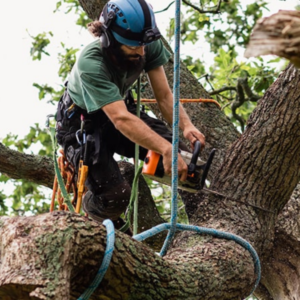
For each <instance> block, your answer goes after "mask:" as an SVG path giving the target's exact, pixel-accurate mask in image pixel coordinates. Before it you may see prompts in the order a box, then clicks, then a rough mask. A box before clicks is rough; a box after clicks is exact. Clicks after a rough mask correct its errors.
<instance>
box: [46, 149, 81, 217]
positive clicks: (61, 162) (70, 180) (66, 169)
mask: <svg viewBox="0 0 300 300" xmlns="http://www.w3.org/2000/svg"><path fill="white" fill-rule="evenodd" d="M60 153H61V154H62V155H61V156H59V157H58V158H57V162H58V167H59V169H60V172H61V176H62V178H63V180H64V181H65V187H66V191H67V192H68V193H70V192H73V199H72V201H71V202H72V204H73V206H74V207H75V202H76V198H77V187H76V183H75V180H74V175H75V170H74V167H73V166H72V165H71V163H70V162H68V161H67V158H66V157H65V154H64V152H63V150H62V149H61V150H60ZM55 199H57V202H58V210H68V207H67V205H66V204H65V203H64V198H63V196H62V193H61V190H60V188H59V186H58V181H57V177H56V175H55V178H54V183H53V192H52V198H51V205H50V212H52V211H54V208H55Z"/></svg>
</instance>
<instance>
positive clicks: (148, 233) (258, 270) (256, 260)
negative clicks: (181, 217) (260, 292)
mask: <svg viewBox="0 0 300 300" xmlns="http://www.w3.org/2000/svg"><path fill="white" fill-rule="evenodd" d="M171 227H172V225H171V224H170V223H164V224H160V225H157V226H155V227H153V228H151V229H148V230H146V231H144V232H142V233H140V234H137V235H134V236H133V237H132V238H134V239H135V240H137V241H143V240H145V239H147V238H149V237H152V236H154V235H156V234H158V233H160V232H161V231H164V230H169V229H170V228H171ZM176 229H177V230H181V231H183V230H189V231H195V232H197V233H200V234H208V235H211V236H214V237H217V238H221V239H225V240H232V241H234V242H236V243H237V244H239V245H241V246H242V247H244V248H245V249H246V250H248V251H249V252H250V254H251V256H252V259H253V262H254V271H255V275H256V281H255V284H254V287H253V289H252V291H251V293H250V294H252V293H253V292H254V291H255V289H256V288H257V286H258V284H259V281H260V277H261V275H260V274H261V266H260V261H259V257H258V255H257V253H256V251H255V249H254V248H253V247H252V246H251V244H250V243H249V242H247V241H246V240H244V239H243V238H241V237H240V236H237V235H235V234H232V233H228V232H223V231H219V230H216V229H211V228H205V227H199V226H194V225H183V224H176Z"/></svg>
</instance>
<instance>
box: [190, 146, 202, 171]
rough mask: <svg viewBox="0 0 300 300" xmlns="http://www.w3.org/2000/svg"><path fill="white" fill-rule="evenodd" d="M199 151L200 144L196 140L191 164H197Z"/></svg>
mask: <svg viewBox="0 0 300 300" xmlns="http://www.w3.org/2000/svg"><path fill="white" fill-rule="evenodd" d="M200 150H201V143H200V141H198V140H197V141H196V142H195V145H194V151H193V155H192V159H191V163H192V164H195V165H196V164H197V160H198V157H199V154H200Z"/></svg>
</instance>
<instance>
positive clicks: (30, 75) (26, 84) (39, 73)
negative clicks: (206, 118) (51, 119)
mask: <svg viewBox="0 0 300 300" xmlns="http://www.w3.org/2000/svg"><path fill="white" fill-rule="evenodd" d="M243 1H244V2H245V3H246V2H252V1H248V0H247V1H246V0H243ZM270 1H272V12H277V11H278V9H293V7H295V5H297V4H299V1H296V0H286V1H281V0H270ZM149 2H150V3H151V4H152V5H153V7H154V11H159V10H162V9H164V8H165V7H166V6H167V4H166V3H169V1H162V0H149ZM229 3H230V2H229ZM55 5H56V1H55V0H47V1H40V0H27V1H23V0H16V1H5V2H3V3H2V9H1V18H0V28H1V29H0V30H1V35H0V36H1V41H2V42H1V47H0V65H1V71H2V76H1V95H2V96H1V97H2V99H1V111H2V114H1V116H0V138H3V137H5V136H6V134H8V133H13V134H18V135H19V137H23V136H24V135H25V134H27V133H28V131H29V127H30V126H31V125H33V124H34V123H39V124H41V126H44V124H45V120H46V116H47V114H51V113H54V107H53V106H52V105H50V104H47V103H44V102H45V101H39V99H38V90H37V89H36V88H34V87H33V86H32V84H33V82H37V83H39V84H45V83H47V84H49V85H50V86H51V85H53V86H55V85H60V84H61V82H60V79H59V78H58V76H57V70H58V65H57V62H56V61H57V57H56V54H52V56H51V57H46V56H44V58H43V59H42V61H32V60H31V58H30V55H29V52H30V46H31V39H30V37H29V35H28V33H29V34H30V35H32V36H35V35H37V34H39V33H41V32H48V31H52V32H53V34H54V37H55V39H53V41H56V42H55V43H53V44H52V45H51V47H50V48H49V49H48V50H49V52H50V53H52V50H54V52H59V51H60V49H61V46H60V44H59V42H60V41H64V43H65V44H66V45H67V46H68V47H70V46H74V47H80V46H83V45H85V44H87V43H88V42H90V41H92V37H91V36H90V34H89V33H87V31H86V30H81V32H79V29H78V26H76V25H75V17H74V16H72V14H68V15H65V14H64V13H63V12H59V13H55V14H54V13H53V11H54V10H55ZM174 12H175V5H174V4H173V5H172V6H171V8H170V9H169V10H168V12H163V13H159V14H157V15H156V16H157V24H158V27H159V28H160V30H161V31H162V33H163V34H164V33H165V28H166V26H167V25H168V22H169V19H170V17H172V14H174ZM198 47H199V46H198ZM199 51H200V52H201V51H202V52H203V48H201V46H200V48H199V49H197V48H196V46H192V47H190V48H185V49H184V48H182V50H181V53H182V54H184V53H188V54H192V55H195V53H199Z"/></svg>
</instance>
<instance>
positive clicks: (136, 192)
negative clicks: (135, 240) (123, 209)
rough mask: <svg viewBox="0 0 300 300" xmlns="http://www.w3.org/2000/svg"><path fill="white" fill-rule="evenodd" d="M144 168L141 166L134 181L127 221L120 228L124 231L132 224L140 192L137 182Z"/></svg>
mask: <svg viewBox="0 0 300 300" xmlns="http://www.w3.org/2000/svg"><path fill="white" fill-rule="evenodd" d="M142 170H143V166H140V167H139V169H138V171H137V172H136V174H135V176H134V179H133V182H132V188H131V195H130V201H129V205H128V210H127V216H126V223H125V224H124V225H123V226H122V227H121V228H120V231H122V232H125V231H126V230H127V229H128V228H129V227H130V225H131V222H130V218H131V215H132V211H133V209H134V202H135V199H136V198H137V194H138V189H137V184H138V180H139V177H140V175H141V173H142Z"/></svg>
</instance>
